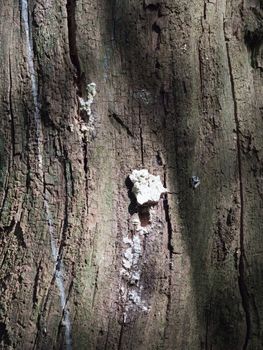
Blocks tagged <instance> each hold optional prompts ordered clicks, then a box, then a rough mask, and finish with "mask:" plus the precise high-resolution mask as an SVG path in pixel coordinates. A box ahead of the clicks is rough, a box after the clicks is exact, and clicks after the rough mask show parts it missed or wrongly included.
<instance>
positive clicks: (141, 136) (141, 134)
mask: <svg viewBox="0 0 263 350" xmlns="http://www.w3.org/2000/svg"><path fill="white" fill-rule="evenodd" d="M139 128H140V146H141V163H142V166H144V152H143V147H144V141H143V133H142V117H141V106H140V105H139Z"/></svg>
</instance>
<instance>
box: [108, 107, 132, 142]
mask: <svg viewBox="0 0 263 350" xmlns="http://www.w3.org/2000/svg"><path fill="white" fill-rule="evenodd" d="M109 118H112V119H114V120H115V121H116V122H117V123H118V124H119V125H120V126H121V127H122V128H123V129H125V130H126V131H127V134H128V135H129V136H131V137H134V135H133V133H132V132H131V130H130V129H129V127H128V126H127V125H125V123H124V122H123V121H122V120H121V118H120V117H118V115H117V114H116V113H113V112H111V113H110V114H109Z"/></svg>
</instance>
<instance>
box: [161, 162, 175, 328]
mask: <svg viewBox="0 0 263 350" xmlns="http://www.w3.org/2000/svg"><path fill="white" fill-rule="evenodd" d="M163 183H164V187H165V188H167V173H166V168H165V165H164V180H163ZM163 204H164V212H165V220H166V224H167V234H168V243H167V249H168V252H169V276H168V293H167V299H168V301H167V306H166V322H167V324H168V323H169V316H170V311H171V302H172V270H173V254H174V247H173V244H172V238H173V228H172V223H171V218H170V206H169V202H168V194H167V193H166V194H165V196H164V201H163Z"/></svg>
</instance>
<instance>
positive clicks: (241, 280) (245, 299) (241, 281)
mask: <svg viewBox="0 0 263 350" xmlns="http://www.w3.org/2000/svg"><path fill="white" fill-rule="evenodd" d="M225 41H226V53H227V60H228V67H229V75H230V83H231V90H232V99H233V105H234V117H235V125H236V143H237V162H238V176H239V195H240V230H239V240H240V258H239V265H238V273H239V276H238V285H239V290H240V296H241V300H242V306H243V309H244V313H245V319H246V328H247V329H246V335H245V340H244V344H243V348H242V349H243V350H246V349H247V346H248V341H249V338H250V334H251V316H250V305H249V294H248V289H247V285H246V282H245V261H246V255H245V245H244V189H243V174H242V156H241V141H240V135H241V132H240V121H239V118H238V109H237V99H236V92H235V85H234V84H235V82H234V75H233V68H232V63H231V58H230V50H229V43H228V42H227V38H226V33H225Z"/></svg>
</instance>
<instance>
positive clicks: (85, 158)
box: [82, 135, 89, 211]
mask: <svg viewBox="0 0 263 350" xmlns="http://www.w3.org/2000/svg"><path fill="white" fill-rule="evenodd" d="M82 142H83V145H82V149H83V162H84V164H83V168H84V174H85V193H86V208H87V211H88V210H89V200H88V198H89V196H88V192H89V176H88V173H89V167H88V140H87V136H86V135H84V137H83V138H82Z"/></svg>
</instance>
